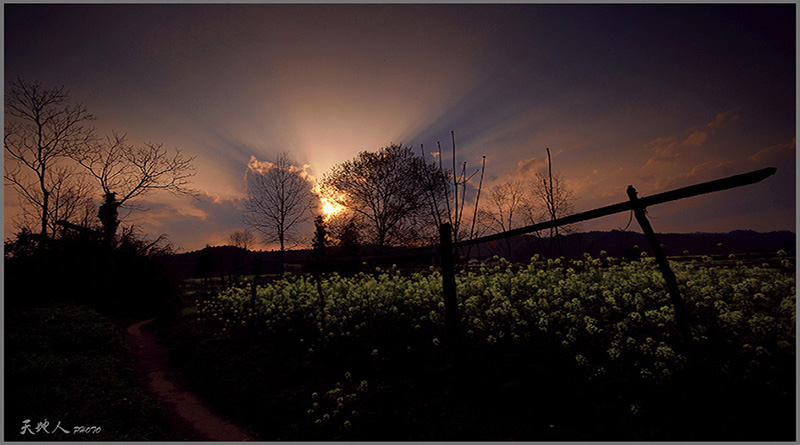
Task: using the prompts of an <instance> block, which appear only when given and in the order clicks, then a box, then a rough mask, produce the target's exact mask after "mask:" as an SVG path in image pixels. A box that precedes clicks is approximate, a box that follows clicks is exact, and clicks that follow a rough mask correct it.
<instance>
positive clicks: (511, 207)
mask: <svg viewBox="0 0 800 445" xmlns="http://www.w3.org/2000/svg"><path fill="white" fill-rule="evenodd" d="M529 207H530V204H529V200H528V197H527V196H526V193H525V188H524V186H523V184H522V182H520V181H517V180H510V181H506V182H503V183H501V184H498V185H496V186H494V187H492V189H491V190H490V191H489V209H488V210H486V214H487V216H489V217H491V221H492V224H493V225H494V226H495V227H496V228H497V229H498V231H500V232H506V231H508V230H511V229H513V228H514V227H515V226H516V225H518V224H517V223H518V221H519V220H520V219H521V217H522V215H524V213H525V212H526V211H527V209H528V208H529ZM506 246H507V247H508V257H509V258H508V259H509V261H510V260H511V259H512V258H511V256H512V249H511V240H510V238H506Z"/></svg>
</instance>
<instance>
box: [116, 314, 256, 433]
mask: <svg viewBox="0 0 800 445" xmlns="http://www.w3.org/2000/svg"><path fill="white" fill-rule="evenodd" d="M152 321H153V320H152V319H151V320H146V321H142V322H139V323H136V324H134V325H131V326H130V327H128V328H127V330H126V332H125V337H126V339H127V340H128V344H129V345H130V350H131V355H132V356H133V367H134V369H135V371H136V372H137V374H138V375H139V376H140V377H141V379H142V381H143V382H144V386H145V389H146V390H147V391H148V392H150V393H151V394H152V395H153V397H154V398H155V400H156V402H157V403H159V404H160V405H161V406H163V407H164V408H165V410H166V411H167V412H168V413H169V414H170V416H171V417H172V420H173V424H174V425H175V428H176V430H177V431H178V432H180V433H182V434H183V435H184V437H185V438H186V439H187V440H206V441H244V440H254V439H253V437H251V436H250V435H249V434H247V432H245V430H244V429H242V428H241V427H239V426H237V425H235V424H234V423H233V422H231V421H229V420H225V419H224V418H223V417H222V416H220V415H219V414H218V413H216V412H214V410H213V409H211V407H209V406H208V404H207V403H206V402H205V401H203V400H202V399H201V398H200V397H198V396H197V395H195V394H193V393H191V392H190V391H189V390H188V387H187V385H186V384H185V383H184V382H183V381H182V379H181V377H180V374H178V373H177V372H176V371H175V370H173V369H172V368H171V367H170V366H169V364H168V363H167V357H166V352H167V350H166V348H165V347H164V345H162V344H161V342H160V341H159V340H158V338H156V336H155V335H153V333H152V332H150V330H149V329H147V324H149V323H150V322H152Z"/></svg>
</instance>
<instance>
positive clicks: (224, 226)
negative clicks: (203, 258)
mask: <svg viewBox="0 0 800 445" xmlns="http://www.w3.org/2000/svg"><path fill="white" fill-rule="evenodd" d="M242 201H243V199H242V198H239V199H224V198H220V197H219V196H215V195H211V194H203V195H202V196H200V198H199V199H197V200H193V201H191V203H190V205H189V206H188V207H186V206H185V205H181V204H176V203H160V202H159V203H155V202H148V203H146V205H147V207H148V209H149V210H148V211H147V212H146V213H144V214H141V215H138V216H137V217H136V218H135V221H132V222H135V223H136V224H137V225H139V226H141V227H142V229H144V231H145V232H146V233H148V234H156V233H166V234H169V240H170V241H171V242H172V243H173V244H174V245H176V246H180V247H182V248H184V249H185V250H187V251H191V250H196V249H201V248H203V246H205V245H206V244H210V245H219V244H226V243H227V238H228V235H229V234H230V233H232V232H233V231H234V230H237V229H241V228H242V227H243V226H244V225H243V223H242V222H241V214H242ZM182 207H185V208H182Z"/></svg>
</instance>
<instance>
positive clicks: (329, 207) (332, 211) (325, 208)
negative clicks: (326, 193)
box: [320, 198, 344, 220]
mask: <svg viewBox="0 0 800 445" xmlns="http://www.w3.org/2000/svg"><path fill="white" fill-rule="evenodd" d="M320 203H321V204H322V213H323V214H324V215H325V219H326V220H328V219H330V218H331V217H332V216H334V215H336V214H337V213H339V212H341V211H342V210H344V206H342V205H339V204H337V203H336V202H335V201H333V200H331V199H328V198H320Z"/></svg>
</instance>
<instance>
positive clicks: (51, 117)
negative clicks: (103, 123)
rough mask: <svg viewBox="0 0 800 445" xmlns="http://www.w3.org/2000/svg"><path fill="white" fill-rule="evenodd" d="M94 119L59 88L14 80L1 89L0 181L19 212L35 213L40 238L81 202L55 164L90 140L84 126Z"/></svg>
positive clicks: (67, 174)
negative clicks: (0, 158) (15, 197)
mask: <svg viewBox="0 0 800 445" xmlns="http://www.w3.org/2000/svg"><path fill="white" fill-rule="evenodd" d="M93 119H94V116H92V114H90V113H89V112H88V110H87V109H86V108H85V107H84V106H82V105H80V104H75V103H72V101H71V99H70V96H69V93H68V92H67V91H66V90H65V89H64V88H63V87H58V88H46V87H43V86H42V85H41V84H40V83H35V82H34V83H29V82H26V81H24V80H22V79H21V78H17V79H16V80H15V81H12V82H11V85H10V88H9V89H8V91H6V95H5V131H4V137H3V146H4V148H5V156H4V158H5V161H6V162H5V167H4V171H3V177H4V178H5V181H6V184H8V185H10V186H11V187H13V188H14V190H16V191H17V193H18V194H19V196H20V197H21V204H22V206H23V212H25V213H26V214H27V215H28V217H30V216H33V215H36V219H37V220H38V223H39V225H40V234H41V235H42V236H43V237H45V236H47V233H48V229H50V230H52V229H53V225H54V223H55V221H56V220H58V219H64V218H66V217H69V216H72V213H73V212H74V211H75V209H76V208H77V204H78V203H79V202H80V201H81V200H82V199H83V198H84V195H81V193H82V192H83V191H84V187H83V186H82V185H80V184H79V183H77V182H75V181H74V179H75V178H74V175H73V174H72V173H73V172H72V171H71V170H70V169H69V167H66V166H58V163H59V161H60V160H61V159H62V158H64V157H65V156H66V155H68V154H69V153H70V152H72V151H75V150H79V149H81V148H83V147H86V146H87V145H88V144H89V143H90V142H91V141H92V140H93V139H94V131H93V129H92V128H91V127H87V126H86V125H87V124H88V123H89V122H90V121H92V120H93Z"/></svg>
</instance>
